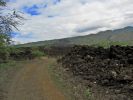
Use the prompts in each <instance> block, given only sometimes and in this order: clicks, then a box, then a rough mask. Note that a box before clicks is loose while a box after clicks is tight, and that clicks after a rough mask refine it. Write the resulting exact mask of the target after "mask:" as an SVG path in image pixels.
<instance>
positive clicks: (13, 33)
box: [11, 32, 21, 38]
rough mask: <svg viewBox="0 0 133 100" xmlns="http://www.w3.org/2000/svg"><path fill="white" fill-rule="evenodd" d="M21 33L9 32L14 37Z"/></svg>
mask: <svg viewBox="0 0 133 100" xmlns="http://www.w3.org/2000/svg"><path fill="white" fill-rule="evenodd" d="M20 35H21V34H20V33H19V32H12V33H11V36H12V37H13V38H14V37H18V36H20Z"/></svg>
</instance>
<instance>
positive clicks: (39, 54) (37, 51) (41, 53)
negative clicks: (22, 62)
mask: <svg viewBox="0 0 133 100" xmlns="http://www.w3.org/2000/svg"><path fill="white" fill-rule="evenodd" d="M31 55H32V57H33V58H35V57H42V56H44V53H43V52H41V51H39V50H33V51H32V52H31Z"/></svg>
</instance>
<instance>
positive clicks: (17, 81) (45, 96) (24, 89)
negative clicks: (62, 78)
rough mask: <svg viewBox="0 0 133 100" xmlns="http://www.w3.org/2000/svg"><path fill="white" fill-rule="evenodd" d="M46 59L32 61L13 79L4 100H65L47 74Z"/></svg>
mask: <svg viewBox="0 0 133 100" xmlns="http://www.w3.org/2000/svg"><path fill="white" fill-rule="evenodd" d="M48 62H49V60H48V59H47V58H44V59H41V60H34V61H33V62H31V63H29V64H27V65H25V66H24V68H23V69H22V70H21V71H20V72H18V74H17V75H16V76H15V77H14V79H13V82H12V84H11V86H10V88H9V90H8V95H7V99H6V100H65V97H64V95H63V94H62V93H61V92H60V91H59V90H58V89H57V87H56V86H55V84H54V83H53V81H52V80H51V77H50V74H49V72H48V69H47V68H48V67H47V66H49V63H48Z"/></svg>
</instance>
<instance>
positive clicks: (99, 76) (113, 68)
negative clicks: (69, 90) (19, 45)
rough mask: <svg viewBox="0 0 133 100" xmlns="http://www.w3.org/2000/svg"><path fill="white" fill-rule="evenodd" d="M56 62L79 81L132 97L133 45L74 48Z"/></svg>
mask: <svg viewBox="0 0 133 100" xmlns="http://www.w3.org/2000/svg"><path fill="white" fill-rule="evenodd" d="M60 62H61V63H62V65H63V66H64V67H65V68H67V69H69V71H71V72H72V73H73V74H74V75H76V76H80V77H81V78H82V79H83V80H88V82H89V81H92V82H96V83H97V84H98V85H100V86H104V87H106V88H109V89H110V87H111V88H113V89H114V91H117V90H119V94H122V93H124V95H126V96H127V95H128V97H129V98H132V97H133V85H132V84H133V46H126V47H122V46H111V47H110V48H106V49H105V48H102V47H89V46H74V47H73V48H72V49H71V51H70V52H69V53H68V54H67V55H65V56H64V57H63V58H62V59H60ZM131 91H132V92H131ZM114 93H115V92H114ZM116 93H117V92H116ZM132 99H133V98H132Z"/></svg>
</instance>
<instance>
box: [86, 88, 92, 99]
mask: <svg viewBox="0 0 133 100" xmlns="http://www.w3.org/2000/svg"><path fill="white" fill-rule="evenodd" d="M85 95H86V96H87V98H88V99H90V98H91V92H90V89H87V90H86V91H85Z"/></svg>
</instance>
